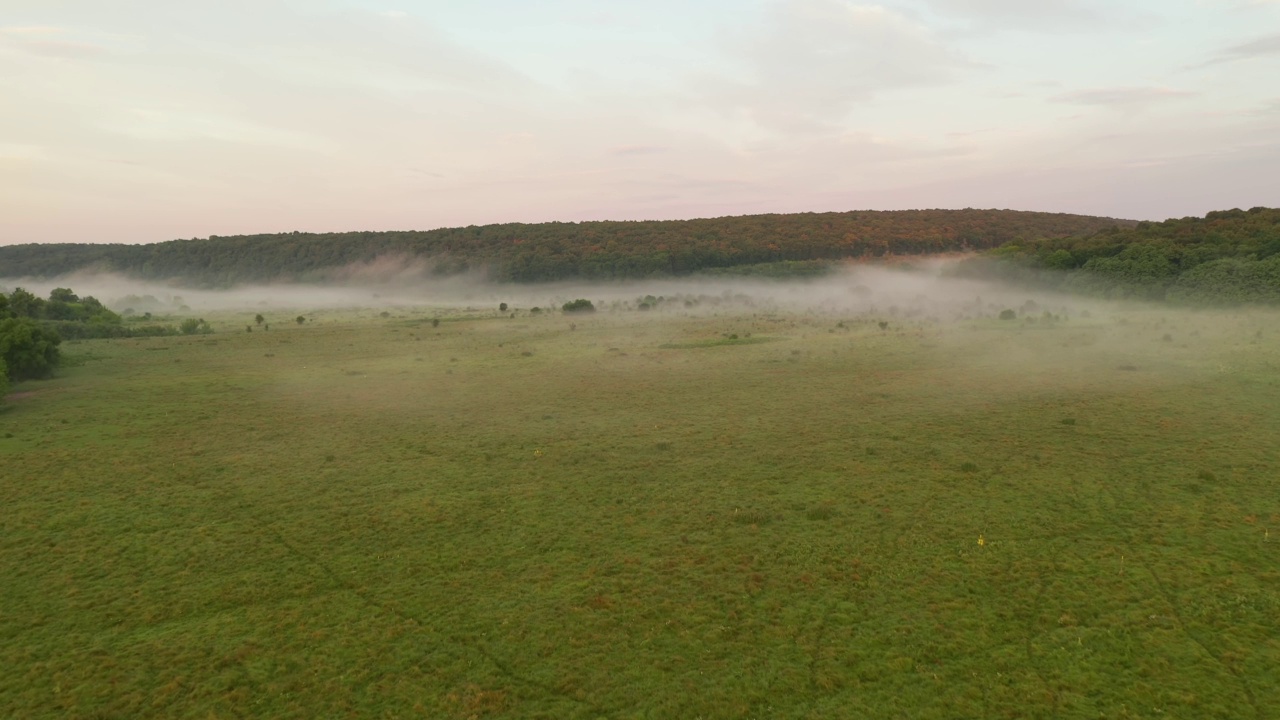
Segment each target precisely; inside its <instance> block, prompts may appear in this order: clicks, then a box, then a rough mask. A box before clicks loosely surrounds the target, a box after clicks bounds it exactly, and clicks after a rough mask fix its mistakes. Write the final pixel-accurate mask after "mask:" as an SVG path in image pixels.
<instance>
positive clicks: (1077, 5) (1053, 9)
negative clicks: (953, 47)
mask: <svg viewBox="0 0 1280 720" xmlns="http://www.w3.org/2000/svg"><path fill="white" fill-rule="evenodd" d="M925 3H926V4H927V5H928V7H929V9H930V10H932V11H933V12H934V13H936V14H938V15H944V16H949V17H954V18H959V19H964V20H968V21H971V22H975V23H979V24H984V25H1005V26H1013V27H1018V28H1022V29H1034V30H1063V29H1069V30H1079V29H1088V28H1097V27H1098V26H1099V25H1101V24H1103V23H1104V14H1103V12H1102V11H1101V10H1099V9H1098V8H1097V7H1096V6H1095V5H1094V4H1093V3H1091V2H1085V1H1083V0H1034V1H1029V0H925Z"/></svg>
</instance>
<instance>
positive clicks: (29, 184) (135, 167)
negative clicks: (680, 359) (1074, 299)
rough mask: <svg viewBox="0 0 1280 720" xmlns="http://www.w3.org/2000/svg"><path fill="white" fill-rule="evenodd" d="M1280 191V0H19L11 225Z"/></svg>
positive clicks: (3, 21) (138, 226)
mask: <svg viewBox="0 0 1280 720" xmlns="http://www.w3.org/2000/svg"><path fill="white" fill-rule="evenodd" d="M1257 205H1266V206H1280V0H1124V1H1120V0H1106V1H1104V0H1036V1H1035V2H1030V1H1029V0H889V1H886V2H881V3H867V2H859V1H857V0H732V1H730V0H639V1H638V0H539V2H530V1H529V0H448V1H446V0H310V1H309V2H295V1H292V0H218V1H217V2H214V1H212V0H203V1H200V2H173V1H172V0H111V2H103V1H102V0H0V244H16V243H26V242H127V243H141V242H158V241H164V240H171V239H175V238H191V237H207V236H209V235H235V234H251V233H268V232H287V231H293V230H300V231H312V232H332V231H347V230H393V229H423V230H424V229H431V228H436V227H449V226H462V225H473V224H474V225H483V224H489V223H497V222H544V221H568V222H573V221H584V220H640V219H677V218H690V217H714V216H722V215H742V214H751V213H762V212H806V211H845V210H859V209H882V210H894V209H909V208H963V207H980V208H1010V209H1018V210H1039V211H1049V212H1073V213H1084V214H1093V215H1106V216H1112V217H1122V218H1131V219H1153V220H1159V219H1164V218H1167V217H1183V216H1187V215H1203V214H1204V213H1205V212H1207V211H1210V210H1215V209H1226V208H1232V207H1241V208H1248V207H1252V206H1257Z"/></svg>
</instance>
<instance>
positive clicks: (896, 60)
mask: <svg viewBox="0 0 1280 720" xmlns="http://www.w3.org/2000/svg"><path fill="white" fill-rule="evenodd" d="M731 55H732V57H733V59H735V60H737V61H738V62H739V64H740V66H741V67H742V69H743V70H744V73H743V76H742V77H741V79H728V78H718V79H713V80H710V81H708V82H706V83H704V85H703V87H701V88H699V90H700V91H701V92H702V93H704V96H705V97H706V98H707V99H708V100H709V102H710V103H711V104H713V105H715V106H718V107H719V108H720V109H721V110H723V111H727V112H728V113H730V114H733V113H743V114H745V115H746V116H747V117H748V118H749V119H750V120H751V121H752V122H754V123H755V124H756V125H758V126H760V127H764V128H768V129H770V130H775V131H777V130H781V131H785V132H795V131H813V130H815V129H823V128H826V129H830V128H831V127H832V126H835V125H838V124H839V121H840V120H841V119H842V117H843V116H844V115H845V114H846V113H847V112H848V111H849V110H850V108H851V107H853V106H854V105H855V104H856V103H859V102H866V101H869V100H871V99H872V98H873V97H875V96H876V95H879V94H881V93H885V92H889V91H894V90H901V89H904V88H915V87H923V86H930V85H939V84H944V83H948V82H950V81H952V80H953V79H954V78H955V77H956V75H957V74H958V71H960V70H964V69H967V68H971V67H973V66H974V64H973V63H972V62H970V61H969V60H967V59H966V58H964V57H963V56H961V55H960V54H959V53H957V52H955V51H954V50H952V49H950V48H948V47H946V46H945V45H944V44H942V43H941V42H940V41H939V40H938V39H937V38H935V37H934V36H933V34H932V33H931V32H930V31H929V30H928V29H927V28H926V27H924V26H922V25H920V24H917V23H915V22H913V21H912V20H910V19H909V18H908V17H906V16H905V15H902V14H900V13H896V12H893V11H892V10H889V9H886V8H884V7H882V6H879V5H859V4H854V3H851V2H846V1H844V0H782V1H780V2H775V3H773V4H772V5H770V6H769V7H768V10H767V12H766V15H765V17H764V19H763V22H762V23H761V24H760V26H758V27H757V28H755V29H754V30H753V31H751V32H749V33H747V35H746V36H745V37H741V38H739V39H738V41H737V42H735V43H733V44H732V53H731Z"/></svg>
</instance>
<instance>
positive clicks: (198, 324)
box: [178, 318, 249, 335]
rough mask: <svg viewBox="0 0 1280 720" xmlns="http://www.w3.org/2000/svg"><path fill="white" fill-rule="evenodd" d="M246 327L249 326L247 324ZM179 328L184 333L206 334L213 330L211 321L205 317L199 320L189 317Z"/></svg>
mask: <svg viewBox="0 0 1280 720" xmlns="http://www.w3.org/2000/svg"><path fill="white" fill-rule="evenodd" d="M245 327H249V326H248V325H246V326H245ZM178 330H180V331H181V332H182V334H183V335H195V334H197V333H199V334H201V335H205V334H208V333H211V332H213V328H211V327H209V323H207V322H205V321H204V319H203V318H201V319H198V320H197V319H196V318H187V319H186V320H183V321H182V324H181V325H179V326H178Z"/></svg>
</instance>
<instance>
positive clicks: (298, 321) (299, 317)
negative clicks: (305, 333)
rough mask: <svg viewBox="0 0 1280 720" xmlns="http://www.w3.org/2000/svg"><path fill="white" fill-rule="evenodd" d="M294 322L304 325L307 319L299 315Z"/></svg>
mask: <svg viewBox="0 0 1280 720" xmlns="http://www.w3.org/2000/svg"><path fill="white" fill-rule="evenodd" d="M293 321H294V322H296V323H298V324H299V325H301V324H302V323H304V322H306V321H307V319H306V318H304V317H302V316H301V315H299V316H298V317H296V318H294V319H293Z"/></svg>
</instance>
